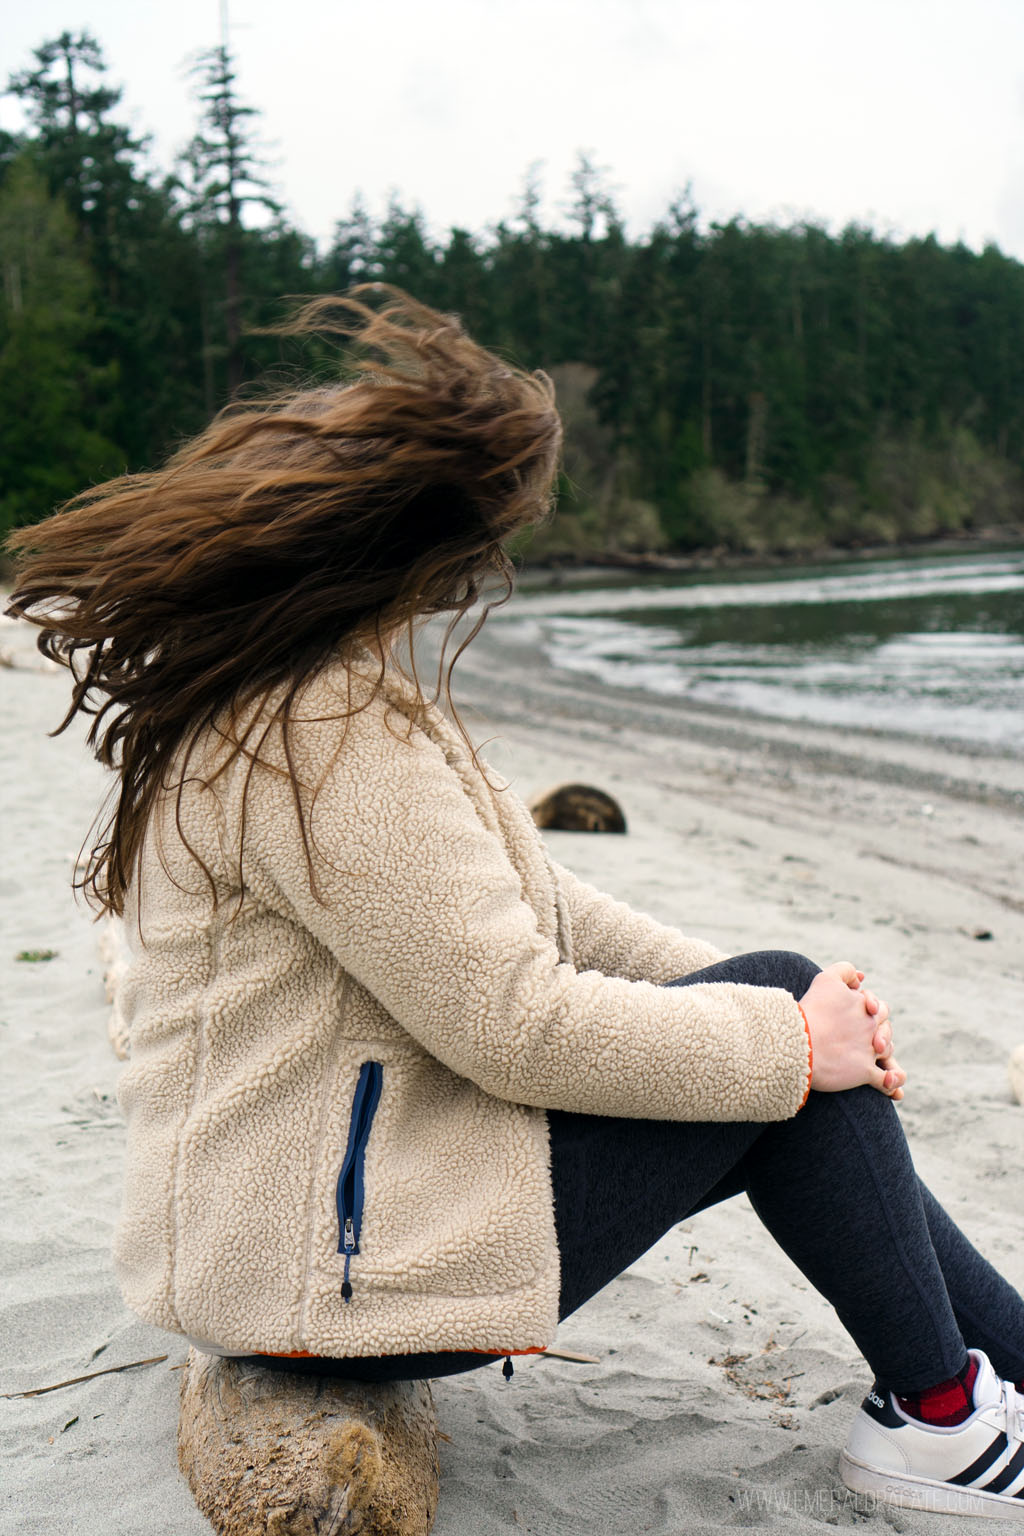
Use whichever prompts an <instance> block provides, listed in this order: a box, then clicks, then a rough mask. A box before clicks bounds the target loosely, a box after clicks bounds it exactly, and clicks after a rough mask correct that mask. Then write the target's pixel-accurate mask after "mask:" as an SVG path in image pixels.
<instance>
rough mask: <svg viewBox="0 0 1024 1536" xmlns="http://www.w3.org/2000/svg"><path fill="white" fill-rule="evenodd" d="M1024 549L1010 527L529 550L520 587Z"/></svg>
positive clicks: (1022, 534)
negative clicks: (808, 540)
mask: <svg viewBox="0 0 1024 1536" xmlns="http://www.w3.org/2000/svg"><path fill="white" fill-rule="evenodd" d="M1022 547H1024V529H1022V528H1020V527H1014V526H1013V525H1010V524H1004V525H1000V526H999V527H995V528H989V529H979V530H978V531H977V532H976V533H973V534H962V533H959V534H952V535H950V536H949V537H948V538H934V537H932V538H927V539H920V540H917V541H908V540H905V539H904V540H899V541H897V542H896V543H894V544H853V545H839V544H818V545H813V546H809V547H807V548H805V549H793V550H763V551H761V552H760V553H748V552H740V551H729V550H726V549H721V548H716V549H700V550H694V551H693V552H692V553H691V554H672V553H670V552H667V551H661V550H646V551H638V552H636V553H633V554H629V553H625V552H623V551H617V552H611V551H609V552H606V553H604V554H600V553H595V552H590V553H588V554H586V555H580V556H575V555H551V556H546V557H543V558H540V559H536V560H531V559H530V558H529V549H528V548H527V550H526V551H525V552H524V554H523V556H522V569H521V570H520V573H519V584H520V585H521V586H523V588H524V589H525V590H532V589H533V588H535V587H541V588H543V587H544V586H545V585H547V584H548V583H546V582H544V581H542V580H541V579H540V578H541V577H542V576H545V577H547V578H548V582H549V583H550V584H551V585H553V586H560V585H562V584H563V583H566V584H568V583H570V582H572V581H580V580H586V579H587V578H588V577H591V576H595V577H599V576H607V574H608V573H609V571H624V572H630V571H633V572H637V573H645V572H648V573H651V574H653V575H685V574H686V573H688V572H691V571H694V572H701V571H717V570H722V571H744V570H756V569H759V568H762V567H763V568H764V569H766V570H767V569H776V568H777V569H780V570H786V569H790V568H792V567H794V566H801V565H833V564H834V565H839V564H841V563H842V562H843V561H864V562H868V561H872V560H904V559H915V558H922V559H924V558H927V557H928V556H936V555H958V554H960V555H973V554H993V553H999V552H1000V551H1001V550H1004V549H1005V550H1007V551H1015V550H1019V549H1021V548H1022Z"/></svg>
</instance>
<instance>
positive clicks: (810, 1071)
mask: <svg viewBox="0 0 1024 1536" xmlns="http://www.w3.org/2000/svg"><path fill="white" fill-rule="evenodd" d="M797 1007H798V1008H800V1004H799V1003H797ZM800 1017H801V1018H802V1019H803V1021H804V1029H805V1030H806V1031H807V1087H806V1088H805V1089H804V1096H803V1098H802V1099H801V1100H800V1108H801V1109H803V1107H804V1105H805V1104H806V1103H807V1095H808V1094H809V1093H810V1091H811V1078H812V1077H813V1076H814V1042H813V1040H812V1039H811V1026H810V1025H809V1024H808V1022H807V1015H806V1013H804V1011H803V1009H802V1008H800Z"/></svg>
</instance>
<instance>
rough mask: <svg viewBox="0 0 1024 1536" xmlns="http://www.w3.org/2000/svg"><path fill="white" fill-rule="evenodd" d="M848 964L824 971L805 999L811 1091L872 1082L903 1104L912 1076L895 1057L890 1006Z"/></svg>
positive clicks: (814, 981) (856, 1085) (844, 963)
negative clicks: (907, 1082)
mask: <svg viewBox="0 0 1024 1536" xmlns="http://www.w3.org/2000/svg"><path fill="white" fill-rule="evenodd" d="M863 980H864V972H863V971H858V970H857V968H856V966H853V965H850V964H849V962H848V961H839V962H838V963H837V964H836V965H829V966H826V967H825V969H824V970H823V971H819V973H818V975H817V976H815V978H814V980H813V981H812V982H811V985H810V986H809V987H808V989H807V991H806V992H805V993H804V995H803V997H802V998H801V999H800V1006H801V1008H802V1009H803V1011H804V1017H805V1018H806V1020H807V1027H808V1029H809V1031H810V1035H811V1049H812V1052H813V1057H814V1060H813V1062H812V1066H811V1087H812V1088H816V1089H818V1090H819V1091H820V1092H823V1093H836V1092H838V1091H839V1090H840V1089H842V1088H859V1087H860V1086H861V1084H863V1083H867V1084H869V1085H870V1086H871V1087H872V1088H877V1089H878V1090H879V1092H880V1093H884V1094H887V1095H888V1097H889V1098H891V1099H902V1097H903V1084H904V1083H905V1082H906V1080H907V1074H906V1073H905V1072H904V1070H903V1068H902V1067H901V1066H900V1064H899V1062H898V1061H897V1060H896V1058H895V1056H894V1055H893V1044H892V1024H891V1023H890V1021H889V1005H888V1004H887V1003H884V1002H882V1000H881V999H880V998H878V997H876V996H875V995H874V993H873V992H870V991H868V990H867V989H866V988H865V987H862V986H861V983H862V982H863Z"/></svg>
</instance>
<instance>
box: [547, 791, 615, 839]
mask: <svg viewBox="0 0 1024 1536" xmlns="http://www.w3.org/2000/svg"><path fill="white" fill-rule="evenodd" d="M529 809H530V815H531V816H532V817H533V819H534V821H535V822H536V824H537V826H538V827H544V828H546V829H548V830H550V831H553V832H625V830H626V818H625V816H624V815H623V812H622V807H621V805H620V804H619V802H618V801H617V800H616V799H614V797H613V796H612V795H609V794H608V793H607V791H606V790H603V789H595V787H594V785H593V784H557V785H556V786H555V787H554V789H548V790H545V791H544V793H543V794H542V795H534V797H533V799H532V800H531V801H530V807H529Z"/></svg>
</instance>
